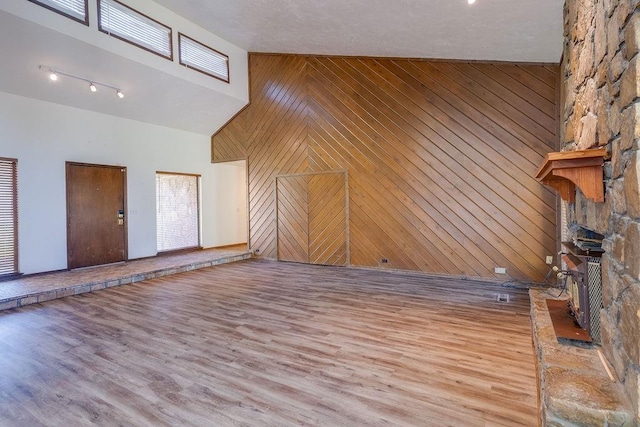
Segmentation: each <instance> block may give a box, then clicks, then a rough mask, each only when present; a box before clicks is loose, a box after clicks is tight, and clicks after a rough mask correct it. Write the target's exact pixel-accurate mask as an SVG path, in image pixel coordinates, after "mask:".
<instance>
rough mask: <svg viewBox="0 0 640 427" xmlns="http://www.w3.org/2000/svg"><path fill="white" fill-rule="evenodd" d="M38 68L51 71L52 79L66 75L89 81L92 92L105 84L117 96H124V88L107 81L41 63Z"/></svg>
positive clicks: (50, 76)
mask: <svg viewBox="0 0 640 427" xmlns="http://www.w3.org/2000/svg"><path fill="white" fill-rule="evenodd" d="M38 68H40V69H41V70H43V71H45V72H47V73H49V78H50V79H51V80H52V81H54V82H55V81H56V80H58V76H59V75H60V76H65V77H70V78H72V79H76V80H81V81H83V82H86V83H89V90H90V91H91V92H97V91H98V86H104V87H108V88H110V89H113V90H115V91H116V96H117V97H118V98H120V99H122V98H124V93H122V90H121V89H120V88H119V87H117V86H113V85H110V84H107V83H100V82H97V81H95V80H91V79H87V78H85V77H81V76H76V75H75V74H69V73H65V72H64V71H60V70H55V69H53V68H51V67H47V66H44V65H40V66H39V67H38Z"/></svg>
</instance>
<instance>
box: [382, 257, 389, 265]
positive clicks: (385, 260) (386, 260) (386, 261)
mask: <svg viewBox="0 0 640 427" xmlns="http://www.w3.org/2000/svg"><path fill="white" fill-rule="evenodd" d="M380 262H381V263H383V264H386V263H388V262H389V260H388V259H386V258H382V260H381V261H380Z"/></svg>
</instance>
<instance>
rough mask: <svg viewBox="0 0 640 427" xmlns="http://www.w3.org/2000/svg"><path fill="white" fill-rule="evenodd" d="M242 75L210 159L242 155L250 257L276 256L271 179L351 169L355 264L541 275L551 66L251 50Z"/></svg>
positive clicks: (552, 106)
mask: <svg viewBox="0 0 640 427" xmlns="http://www.w3.org/2000/svg"><path fill="white" fill-rule="evenodd" d="M250 70H251V98H252V102H251V104H250V106H249V107H248V108H247V109H246V110H245V111H243V112H242V113H240V114H239V115H238V116H237V117H236V118H235V119H234V120H232V121H231V122H230V123H229V124H228V125H227V126H226V127H225V128H223V129H222V130H221V131H220V132H218V134H216V135H215V136H214V137H213V138H212V156H213V160H214V161H222V160H224V159H225V158H227V157H229V158H230V157H232V156H235V155H236V154H237V153H238V152H242V151H243V150H244V152H246V156H247V158H248V167H249V205H250V244H251V247H252V248H254V249H260V250H261V253H262V254H263V255H264V256H266V257H270V258H275V236H274V229H275V226H274V216H275V215H274V209H275V207H274V206H273V200H274V197H273V178H274V176H275V175H277V174H285V173H297V172H302V171H314V172H317V171H326V170H332V169H346V170H348V173H349V212H348V215H349V229H350V231H349V244H350V254H351V264H353V265H359V266H373V267H387V266H388V267H391V268H397V269H407V270H421V271H427V272H433V273H444V274H454V275H467V276H481V277H496V276H494V273H493V269H494V267H496V266H499V267H506V268H507V269H508V272H509V274H510V276H512V277H515V278H520V279H525V278H527V279H534V280H539V279H541V278H542V277H543V276H544V274H545V273H546V271H547V267H546V265H545V264H544V257H545V255H547V254H554V253H555V252H556V239H555V195H554V194H553V193H552V192H551V191H550V190H548V189H546V188H545V187H543V186H542V185H540V184H539V183H538V182H537V181H536V180H535V179H533V175H534V173H535V171H536V168H537V165H538V164H539V163H540V162H541V160H542V158H543V157H544V154H545V153H546V152H548V151H554V150H555V146H556V141H557V136H556V114H555V111H556V103H557V100H556V74H557V67H555V66H542V65H540V66H536V65H519V64H490V63H464V62H441V61H420V60H396V59H393V60H391V59H361V58H341V57H304V56H286V55H266V54H252V55H251V56H250ZM225 156H227V157H225ZM323 187H324V186H323ZM330 187H331V185H330V183H327V184H326V187H325V188H330ZM309 200H310V201H311V198H310V199H309ZM336 214H339V212H336ZM321 237H322V236H315V237H312V238H311V240H310V241H313V239H314V238H316V239H321ZM382 258H387V259H388V260H389V263H388V264H381V263H380V261H381V259H382ZM498 277H499V276H498ZM503 277H504V276H503Z"/></svg>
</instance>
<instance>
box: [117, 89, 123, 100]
mask: <svg viewBox="0 0 640 427" xmlns="http://www.w3.org/2000/svg"><path fill="white" fill-rule="evenodd" d="M116 95H118V98H120V99H122V98H124V93H122V91H121V90H120V89H118V90H117V91H116Z"/></svg>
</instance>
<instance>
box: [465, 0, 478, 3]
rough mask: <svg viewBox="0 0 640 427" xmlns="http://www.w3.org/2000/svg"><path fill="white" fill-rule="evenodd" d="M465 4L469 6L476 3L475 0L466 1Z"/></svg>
mask: <svg viewBox="0 0 640 427" xmlns="http://www.w3.org/2000/svg"><path fill="white" fill-rule="evenodd" d="M467 2H468V3H469V4H474V3H475V2H476V0H467Z"/></svg>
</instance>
